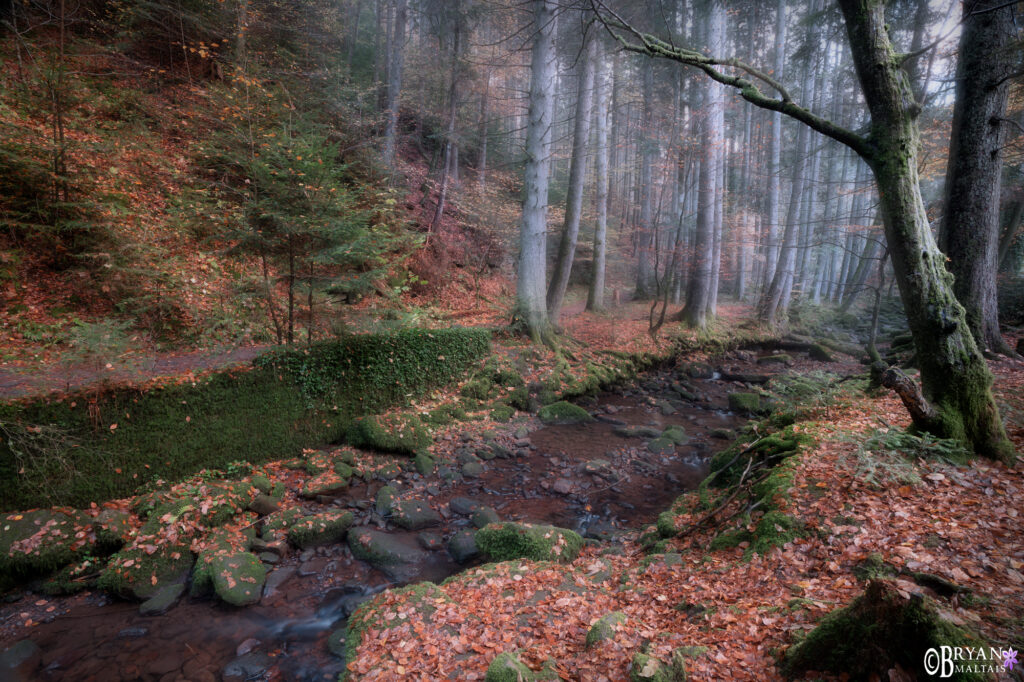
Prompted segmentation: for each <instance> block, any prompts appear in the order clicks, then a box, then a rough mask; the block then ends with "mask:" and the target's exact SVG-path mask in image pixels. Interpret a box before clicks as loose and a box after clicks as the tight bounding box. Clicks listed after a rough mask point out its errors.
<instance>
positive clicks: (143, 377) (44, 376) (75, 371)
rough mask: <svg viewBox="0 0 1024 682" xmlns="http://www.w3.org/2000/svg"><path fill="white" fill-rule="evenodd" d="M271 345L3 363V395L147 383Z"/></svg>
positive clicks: (238, 361) (245, 359)
mask: <svg viewBox="0 0 1024 682" xmlns="http://www.w3.org/2000/svg"><path fill="white" fill-rule="evenodd" d="M269 347H270V346H268V345H259V346H243V347H240V348H217V349H207V350H198V351H192V352H187V353H167V354H161V355H151V356H147V357H142V358H137V359H134V360H132V361H131V362H130V363H129V364H128V365H127V366H117V367H110V368H97V367H94V366H71V367H65V366H55V367H47V368H42V369H32V368H26V367H16V368H8V367H0V399H3V400H11V399H17V398H28V397H33V396H43V395H47V394H51V393H67V392H70V391H72V390H75V389H80V388H85V387H88V386H93V385H96V384H101V383H104V382H111V383H115V384H122V383H144V382H146V381H149V380H151V379H158V378H163V377H175V376H181V375H188V374H197V373H200V372H204V371H206V370H211V369H226V368H228V367H236V366H239V365H246V364H248V363H249V362H251V361H252V359H253V358H255V357H256V356H257V355H259V354H260V353H262V352H263V351H265V350H266V349H267V348H269Z"/></svg>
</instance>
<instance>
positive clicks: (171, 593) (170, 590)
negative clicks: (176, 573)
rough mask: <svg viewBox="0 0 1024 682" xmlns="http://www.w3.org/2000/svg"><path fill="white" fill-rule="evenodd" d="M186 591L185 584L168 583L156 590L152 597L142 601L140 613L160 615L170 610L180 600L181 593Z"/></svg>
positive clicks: (143, 614)
mask: <svg viewBox="0 0 1024 682" xmlns="http://www.w3.org/2000/svg"><path fill="white" fill-rule="evenodd" d="M184 593H185V585H184V584H181V583H178V584H175V585H167V586H165V587H161V588H160V589H159V590H157V591H156V594H154V595H153V596H152V597H150V598H149V599H147V600H146V601H144V602H142V604H141V605H140V606H139V615H142V616H160V615H163V614H165V613H167V612H168V611H170V610H171V608H172V607H173V606H174V605H175V604H176V603H177V602H178V599H180V598H181V595H182V594H184Z"/></svg>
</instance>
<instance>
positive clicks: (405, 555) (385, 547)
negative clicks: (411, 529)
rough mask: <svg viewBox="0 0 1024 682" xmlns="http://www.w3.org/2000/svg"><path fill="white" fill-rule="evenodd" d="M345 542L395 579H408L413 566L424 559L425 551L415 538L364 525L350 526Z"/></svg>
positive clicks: (357, 556)
mask: <svg viewBox="0 0 1024 682" xmlns="http://www.w3.org/2000/svg"><path fill="white" fill-rule="evenodd" d="M348 546H349V548H350V549H351V550H352V555H353V556H355V557H356V558H357V559H360V560H362V561H365V562H367V563H368V564H370V565H371V566H373V567H374V568H379V569H380V570H382V571H384V572H385V573H386V574H388V575H389V576H390V577H391V578H392V579H393V580H396V581H404V580H408V579H409V578H410V577H411V576H412V575H413V574H414V573H415V567H416V566H417V565H418V564H420V563H422V562H424V561H426V559H427V553H426V552H425V551H424V550H423V549H422V548H421V547H420V546H419V544H418V543H417V542H416V540H415V539H410V538H406V537H401V536H398V535H392V534H390V533H385V532H383V531H379V530H375V529H372V528H366V527H358V528H352V529H350V530H349V532H348Z"/></svg>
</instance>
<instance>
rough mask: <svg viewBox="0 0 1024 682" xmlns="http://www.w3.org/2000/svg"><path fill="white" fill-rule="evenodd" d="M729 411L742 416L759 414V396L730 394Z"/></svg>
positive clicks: (753, 394)
mask: <svg viewBox="0 0 1024 682" xmlns="http://www.w3.org/2000/svg"><path fill="white" fill-rule="evenodd" d="M729 409H730V410H732V411H733V412H740V413H743V414H758V413H760V412H761V396H760V395H758V394H757V393H744V392H736V393H730V394H729Z"/></svg>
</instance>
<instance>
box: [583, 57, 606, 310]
mask: <svg viewBox="0 0 1024 682" xmlns="http://www.w3.org/2000/svg"><path fill="white" fill-rule="evenodd" d="M594 42H595V43H598V45H597V51H598V58H597V59H598V62H597V68H598V72H597V74H596V76H597V91H596V92H595V93H594V97H595V100H596V103H597V107H596V110H597V111H596V116H595V118H596V120H595V121H594V124H595V125H596V126H597V140H596V142H597V162H596V168H595V169H594V172H595V174H596V175H597V178H596V179H597V224H596V225H595V226H594V267H593V274H592V276H591V280H590V290H589V292H588V293H587V310H593V311H598V310H603V309H604V286H605V284H604V281H605V267H606V264H605V257H606V251H607V240H608V152H609V149H608V90H609V86H610V84H609V71H608V61H607V57H605V54H604V49H603V48H602V47H601V45H600V43H599V41H598V39H596V38H595V40H594Z"/></svg>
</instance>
